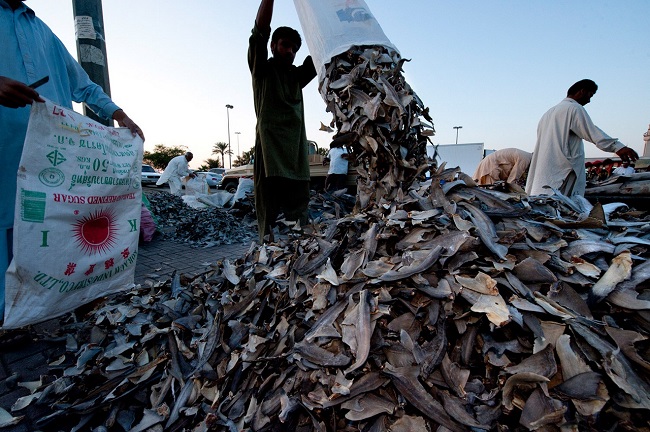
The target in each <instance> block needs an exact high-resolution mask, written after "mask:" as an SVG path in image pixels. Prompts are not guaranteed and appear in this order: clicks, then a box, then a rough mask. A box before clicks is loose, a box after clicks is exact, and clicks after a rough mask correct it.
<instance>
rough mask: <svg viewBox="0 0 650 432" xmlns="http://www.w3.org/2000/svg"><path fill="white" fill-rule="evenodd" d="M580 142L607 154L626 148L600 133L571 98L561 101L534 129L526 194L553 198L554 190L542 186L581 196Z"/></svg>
mask: <svg viewBox="0 0 650 432" xmlns="http://www.w3.org/2000/svg"><path fill="white" fill-rule="evenodd" d="M583 139H584V140H587V141H589V142H592V143H594V144H596V147H598V148H599V149H601V150H604V151H608V152H616V151H618V150H620V149H622V148H623V147H625V145H624V144H623V143H621V142H620V141H618V139H616V138H612V137H610V136H609V135H607V134H606V133H605V132H603V131H602V130H600V129H599V128H598V127H597V126H596V125H595V124H594V123H593V122H592V121H591V118H589V114H587V110H585V108H584V107H583V106H582V105H580V104H579V103H578V102H576V101H575V100H573V99H571V98H565V99H563V100H562V101H561V102H560V103H559V104H557V105H555V106H554V107H553V108H551V109H550V110H548V111H547V112H546V113H545V114H544V115H543V116H542V118H541V120H540V121H539V124H538V126H537V144H536V145H535V151H534V152H533V160H532V162H531V165H530V171H529V173H528V181H527V182H526V193H527V194H528V195H552V194H553V191H552V190H551V189H549V188H546V187H545V186H550V187H553V188H556V189H558V190H560V191H561V192H562V193H564V194H566V195H584V193H585V187H586V184H587V176H586V174H585V148H584V143H583V142H582V140H583ZM572 174H574V175H573V176H572ZM571 178H573V179H575V183H574V182H569V185H568V187H567V188H563V186H564V185H565V181H567V180H568V179H571ZM571 186H573V187H572V188H571Z"/></svg>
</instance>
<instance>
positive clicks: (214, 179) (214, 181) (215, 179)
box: [194, 171, 223, 187]
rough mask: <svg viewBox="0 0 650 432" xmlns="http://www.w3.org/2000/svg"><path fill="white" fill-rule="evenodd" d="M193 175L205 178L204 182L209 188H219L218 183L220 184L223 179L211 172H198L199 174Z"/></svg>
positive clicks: (221, 176)
mask: <svg viewBox="0 0 650 432" xmlns="http://www.w3.org/2000/svg"><path fill="white" fill-rule="evenodd" d="M194 174H196V175H202V176H205V181H206V182H207V183H208V186H210V187H217V186H219V183H221V179H223V175H221V174H217V173H213V172H200V171H199V172H195V173H194Z"/></svg>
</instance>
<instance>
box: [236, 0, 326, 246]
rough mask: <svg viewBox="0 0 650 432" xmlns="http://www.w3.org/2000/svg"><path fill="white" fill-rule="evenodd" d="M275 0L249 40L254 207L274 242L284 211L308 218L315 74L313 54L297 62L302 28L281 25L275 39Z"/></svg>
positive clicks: (265, 6) (266, 2)
mask: <svg viewBox="0 0 650 432" xmlns="http://www.w3.org/2000/svg"><path fill="white" fill-rule="evenodd" d="M272 15H273V0H262V2H261V4H260V8H259V10H258V12H257V18H256V20H255V26H254V27H253V32H252V35H251V37H250V39H249V46H248V66H249V68H250V70H251V75H252V78H253V97H254V102H255V114H256V115H257V127H256V131H255V168H254V181H255V210H256V212H257V225H258V229H259V235H260V241H264V240H265V236H267V235H269V240H271V241H272V240H273V236H272V231H271V227H272V226H273V225H274V224H275V220H276V218H277V216H278V215H279V214H280V213H281V212H283V213H284V217H285V219H287V220H291V221H300V223H301V224H306V223H307V222H308V215H307V207H308V204H309V158H308V154H309V149H308V145H307V134H306V133H305V112H304V104H303V97H302V89H303V87H305V86H306V85H307V84H308V83H309V82H310V81H311V80H312V79H314V77H315V76H316V69H315V68H314V63H313V61H312V59H311V57H310V56H307V58H305V61H304V62H303V64H302V65H301V66H294V65H293V61H294V59H295V56H296V52H297V51H298V49H300V45H301V43H302V41H301V38H300V35H299V34H298V32H297V31H296V30H294V29H292V28H289V27H278V28H277V29H276V30H275V32H273V37H271V38H270V39H271V53H272V54H273V56H272V57H271V58H268V50H267V44H268V41H269V37H270V35H271V17H272Z"/></svg>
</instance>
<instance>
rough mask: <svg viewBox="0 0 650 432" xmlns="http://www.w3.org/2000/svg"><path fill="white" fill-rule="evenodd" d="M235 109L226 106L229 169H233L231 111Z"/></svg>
mask: <svg viewBox="0 0 650 432" xmlns="http://www.w3.org/2000/svg"><path fill="white" fill-rule="evenodd" d="M232 108H233V106H232V105H230V104H228V105H226V118H227V119H228V165H229V168H232V151H231V150H230V110H231V109H232Z"/></svg>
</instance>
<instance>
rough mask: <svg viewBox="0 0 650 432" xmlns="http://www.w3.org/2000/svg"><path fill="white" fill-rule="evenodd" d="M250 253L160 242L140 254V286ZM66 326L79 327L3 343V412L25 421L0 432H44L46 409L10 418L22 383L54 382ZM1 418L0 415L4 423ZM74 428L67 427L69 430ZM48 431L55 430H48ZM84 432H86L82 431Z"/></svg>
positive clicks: (49, 329) (40, 328) (41, 328)
mask: <svg viewBox="0 0 650 432" xmlns="http://www.w3.org/2000/svg"><path fill="white" fill-rule="evenodd" d="M249 247H250V243H247V244H243V243H240V244H234V245H225V246H215V247H211V248H204V249H197V248H192V247H190V246H188V245H185V244H182V243H175V242H172V241H164V240H161V239H160V238H155V239H154V240H153V241H152V242H150V243H145V244H143V245H141V246H140V248H139V256H138V261H137V265H136V271H135V283H136V284H138V283H139V284H142V285H145V284H148V283H150V282H153V281H159V280H165V279H169V278H170V277H171V275H172V273H173V272H174V270H177V271H179V272H181V273H186V274H188V275H197V274H200V273H202V272H204V271H206V270H207V269H209V266H210V264H213V263H216V262H217V261H219V260H223V259H225V258H230V259H236V258H239V257H241V256H243V255H244V253H245V252H246V251H247V250H248V248H249ZM61 325H74V322H69V323H63V324H62V323H61V320H59V319H55V320H51V321H47V322H45V323H42V324H38V325H35V326H33V328H32V329H31V332H30V334H22V335H18V336H16V335H17V333H16V332H12V333H13V336H15V337H14V338H13V339H10V338H9V337H11V336H12V333H10V334H8V335H4V336H2V338H0V407H1V408H4V409H5V410H6V411H9V412H10V413H11V414H12V415H13V416H14V417H17V416H24V418H23V420H22V421H21V422H19V423H18V424H17V425H15V426H9V427H6V428H0V432H5V431H8V432H33V431H37V430H39V429H38V428H37V427H36V421H37V420H38V419H39V418H41V417H43V415H44V414H45V413H46V412H47V409H45V408H46V407H43V406H39V405H38V404H36V403H35V402H34V403H32V404H31V405H30V406H28V407H27V408H25V409H22V410H20V411H16V412H11V407H12V405H13V404H14V403H15V402H16V400H17V399H18V398H20V397H23V396H27V395H29V394H30V392H29V390H27V389H26V388H24V387H21V386H18V385H17V384H18V382H29V381H37V380H38V379H39V378H40V377H41V376H47V377H49V378H46V379H49V380H50V381H51V380H52V370H50V369H49V368H48V366H47V365H48V364H49V363H50V362H52V361H53V360H55V359H57V358H59V357H60V356H61V355H63V354H64V353H65V340H64V339H62V338H59V337H57V336H56V331H57V330H58V327H59V326H61ZM1 421H2V416H1V415H0V423H1ZM69 429H70V428H69V427H68V428H67V430H69ZM47 430H55V429H52V428H51V426H48V428H47ZM81 430H85V429H81Z"/></svg>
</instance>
